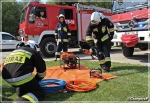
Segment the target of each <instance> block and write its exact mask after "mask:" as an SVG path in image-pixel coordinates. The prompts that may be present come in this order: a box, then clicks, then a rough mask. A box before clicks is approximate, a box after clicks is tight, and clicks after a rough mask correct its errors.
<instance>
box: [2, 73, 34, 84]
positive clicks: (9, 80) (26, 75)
mask: <svg viewBox="0 0 150 103" xmlns="http://www.w3.org/2000/svg"><path fill="white" fill-rule="evenodd" d="M31 75H32V73H28V74H25V75H23V76H20V77H17V78H11V79H5V80H6V81H7V82H18V81H20V80H23V79H26V78H28V77H30V76H31Z"/></svg>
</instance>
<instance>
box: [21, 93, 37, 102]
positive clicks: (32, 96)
mask: <svg viewBox="0 0 150 103" xmlns="http://www.w3.org/2000/svg"><path fill="white" fill-rule="evenodd" d="M22 97H23V98H26V99H28V100H29V101H30V102H31V103H38V99H37V97H36V96H35V95H34V94H32V93H27V94H25V95H23V96H22Z"/></svg>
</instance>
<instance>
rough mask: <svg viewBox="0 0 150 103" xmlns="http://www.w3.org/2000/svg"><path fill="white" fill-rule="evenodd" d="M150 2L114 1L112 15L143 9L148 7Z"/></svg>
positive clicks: (138, 0)
mask: <svg viewBox="0 0 150 103" xmlns="http://www.w3.org/2000/svg"><path fill="white" fill-rule="evenodd" d="M119 1H120V2H119ZM148 1H150V0H131V1H130V2H129V0H114V1H113V6H112V14H118V13H124V12H128V11H133V10H135V9H142V8H145V7H146V6H148Z"/></svg>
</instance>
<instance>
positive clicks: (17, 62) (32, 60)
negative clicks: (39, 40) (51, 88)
mask: <svg viewBox="0 0 150 103" xmlns="http://www.w3.org/2000/svg"><path fill="white" fill-rule="evenodd" d="M19 46H20V47H19V48H18V49H16V50H14V51H13V52H12V53H11V54H9V55H8V56H7V57H6V59H5V61H4V66H3V69H2V78H3V79H4V80H5V81H6V82H7V83H8V84H10V85H11V86H13V87H15V88H16V93H17V95H18V96H19V98H18V100H17V101H18V102H17V103H20V102H19V101H28V103H37V102H38V101H43V99H44V97H45V92H44V91H43V89H42V88H41V86H40V85H39V83H38V82H39V81H40V80H42V79H43V78H44V77H45V75H46V64H45V61H44V60H43V59H42V57H41V56H40V54H39V53H38V52H39V46H38V44H36V42H35V41H28V42H21V43H20V44H19ZM34 67H36V71H37V74H36V75H33V74H32V72H33V71H34Z"/></svg>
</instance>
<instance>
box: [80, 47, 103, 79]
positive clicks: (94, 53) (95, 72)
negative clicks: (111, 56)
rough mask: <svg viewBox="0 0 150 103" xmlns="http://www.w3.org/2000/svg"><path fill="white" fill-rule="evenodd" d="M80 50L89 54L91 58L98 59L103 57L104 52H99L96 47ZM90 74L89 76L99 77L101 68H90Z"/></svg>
mask: <svg viewBox="0 0 150 103" xmlns="http://www.w3.org/2000/svg"><path fill="white" fill-rule="evenodd" d="M80 51H81V52H83V53H85V54H90V55H91V57H92V59H96V58H97V59H98V60H99V61H101V60H103V59H105V55H104V53H102V52H100V51H99V50H98V49H97V48H96V47H91V49H90V50H88V49H80ZM94 57H96V58H94ZM90 76H91V77H96V78H99V77H100V78H101V77H102V68H97V69H96V68H95V69H91V71H90Z"/></svg>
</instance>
